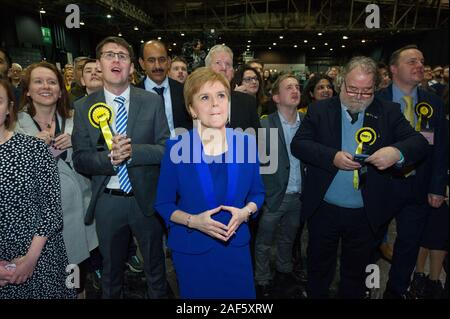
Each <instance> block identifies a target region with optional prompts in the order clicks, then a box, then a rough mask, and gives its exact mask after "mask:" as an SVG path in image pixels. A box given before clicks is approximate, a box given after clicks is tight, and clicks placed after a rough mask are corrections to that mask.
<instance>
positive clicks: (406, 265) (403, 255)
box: [386, 176, 429, 296]
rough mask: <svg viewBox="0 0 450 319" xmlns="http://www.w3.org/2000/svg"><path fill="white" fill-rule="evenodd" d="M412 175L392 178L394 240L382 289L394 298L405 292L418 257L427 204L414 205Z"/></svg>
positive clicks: (413, 181)
mask: <svg viewBox="0 0 450 319" xmlns="http://www.w3.org/2000/svg"><path fill="white" fill-rule="evenodd" d="M415 178H416V177H415V176H411V177H408V178H406V179H395V180H394V181H393V183H394V190H395V191H394V194H395V196H394V198H393V199H392V200H393V203H392V205H393V211H394V212H395V222H396V228H397V237H396V239H395V244H394V254H393V256H392V262H391V269H390V271H389V280H388V282H387V286H386V290H389V291H390V292H392V293H393V294H396V295H398V296H400V295H403V294H405V293H406V290H407V289H408V287H409V284H410V282H411V275H412V273H413V271H414V267H415V265H416V261H417V256H418V254H419V247H420V241H421V238H422V233H423V230H424V227H425V224H426V218H427V213H428V210H429V208H428V204H417V199H416V198H415V197H414V193H415V192H414V184H415Z"/></svg>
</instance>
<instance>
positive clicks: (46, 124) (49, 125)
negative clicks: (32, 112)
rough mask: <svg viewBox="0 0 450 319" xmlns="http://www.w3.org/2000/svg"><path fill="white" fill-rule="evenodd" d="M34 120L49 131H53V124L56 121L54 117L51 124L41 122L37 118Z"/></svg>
mask: <svg viewBox="0 0 450 319" xmlns="http://www.w3.org/2000/svg"><path fill="white" fill-rule="evenodd" d="M34 120H35V121H36V122H38V123H39V124H40V125H43V126H45V127H46V128H48V129H51V128H52V124H53V122H54V121H55V118H54V117H53V118H52V120H51V121H50V122H48V121H40V120H38V119H37V118H36V117H34Z"/></svg>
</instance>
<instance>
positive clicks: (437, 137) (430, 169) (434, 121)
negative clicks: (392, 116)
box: [377, 85, 448, 203]
mask: <svg viewBox="0 0 450 319" xmlns="http://www.w3.org/2000/svg"><path fill="white" fill-rule="evenodd" d="M377 96H378V97H379V98H380V99H383V100H386V101H392V85H390V86H388V87H387V88H385V89H383V90H380V91H379V92H378V93H377ZM418 102H419V103H420V102H427V103H428V104H429V105H431V107H432V108H433V114H432V116H431V118H430V120H429V121H428V123H427V124H428V126H429V129H432V130H433V131H434V145H428V147H427V156H426V158H424V159H423V160H422V161H420V162H418V163H416V164H415V165H414V168H415V170H416V181H415V187H414V191H415V196H414V197H415V198H416V199H417V201H418V203H426V202H427V201H428V199H427V198H428V195H427V194H429V193H431V194H435V195H442V196H444V195H445V187H446V185H447V183H448V179H447V165H448V157H446V156H445V154H447V150H446V147H447V145H448V134H447V133H446V130H445V115H444V103H443V101H442V99H441V98H440V97H438V96H437V95H435V94H433V93H430V92H427V91H425V90H423V89H421V88H418ZM397 105H398V104H397ZM425 126H426V123H423V124H422V127H425Z"/></svg>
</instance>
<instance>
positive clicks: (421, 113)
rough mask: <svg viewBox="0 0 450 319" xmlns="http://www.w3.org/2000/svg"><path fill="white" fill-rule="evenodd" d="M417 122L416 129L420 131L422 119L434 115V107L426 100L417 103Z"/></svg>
mask: <svg viewBox="0 0 450 319" xmlns="http://www.w3.org/2000/svg"><path fill="white" fill-rule="evenodd" d="M416 115H417V124H416V131H418V132H420V130H421V129H422V119H423V118H426V119H429V118H431V116H432V115H433V108H432V107H431V105H430V104H428V103H426V102H420V103H418V104H417V105H416Z"/></svg>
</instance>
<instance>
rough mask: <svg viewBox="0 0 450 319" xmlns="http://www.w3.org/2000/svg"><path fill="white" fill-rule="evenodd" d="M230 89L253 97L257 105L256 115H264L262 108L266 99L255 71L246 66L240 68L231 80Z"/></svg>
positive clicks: (260, 80) (259, 78)
mask: <svg viewBox="0 0 450 319" xmlns="http://www.w3.org/2000/svg"><path fill="white" fill-rule="evenodd" d="M231 87H232V88H234V90H235V91H240V92H242V93H247V94H250V95H253V96H254V97H255V98H256V100H257V103H258V109H257V111H258V115H259V116H261V114H264V112H263V108H264V104H265V103H266V101H267V97H266V96H265V94H264V88H263V86H262V79H261V75H260V74H259V72H258V71H256V69H254V68H252V67H250V66H248V65H242V66H240V67H239V68H238V70H237V71H236V73H235V75H234V78H233V80H231Z"/></svg>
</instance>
